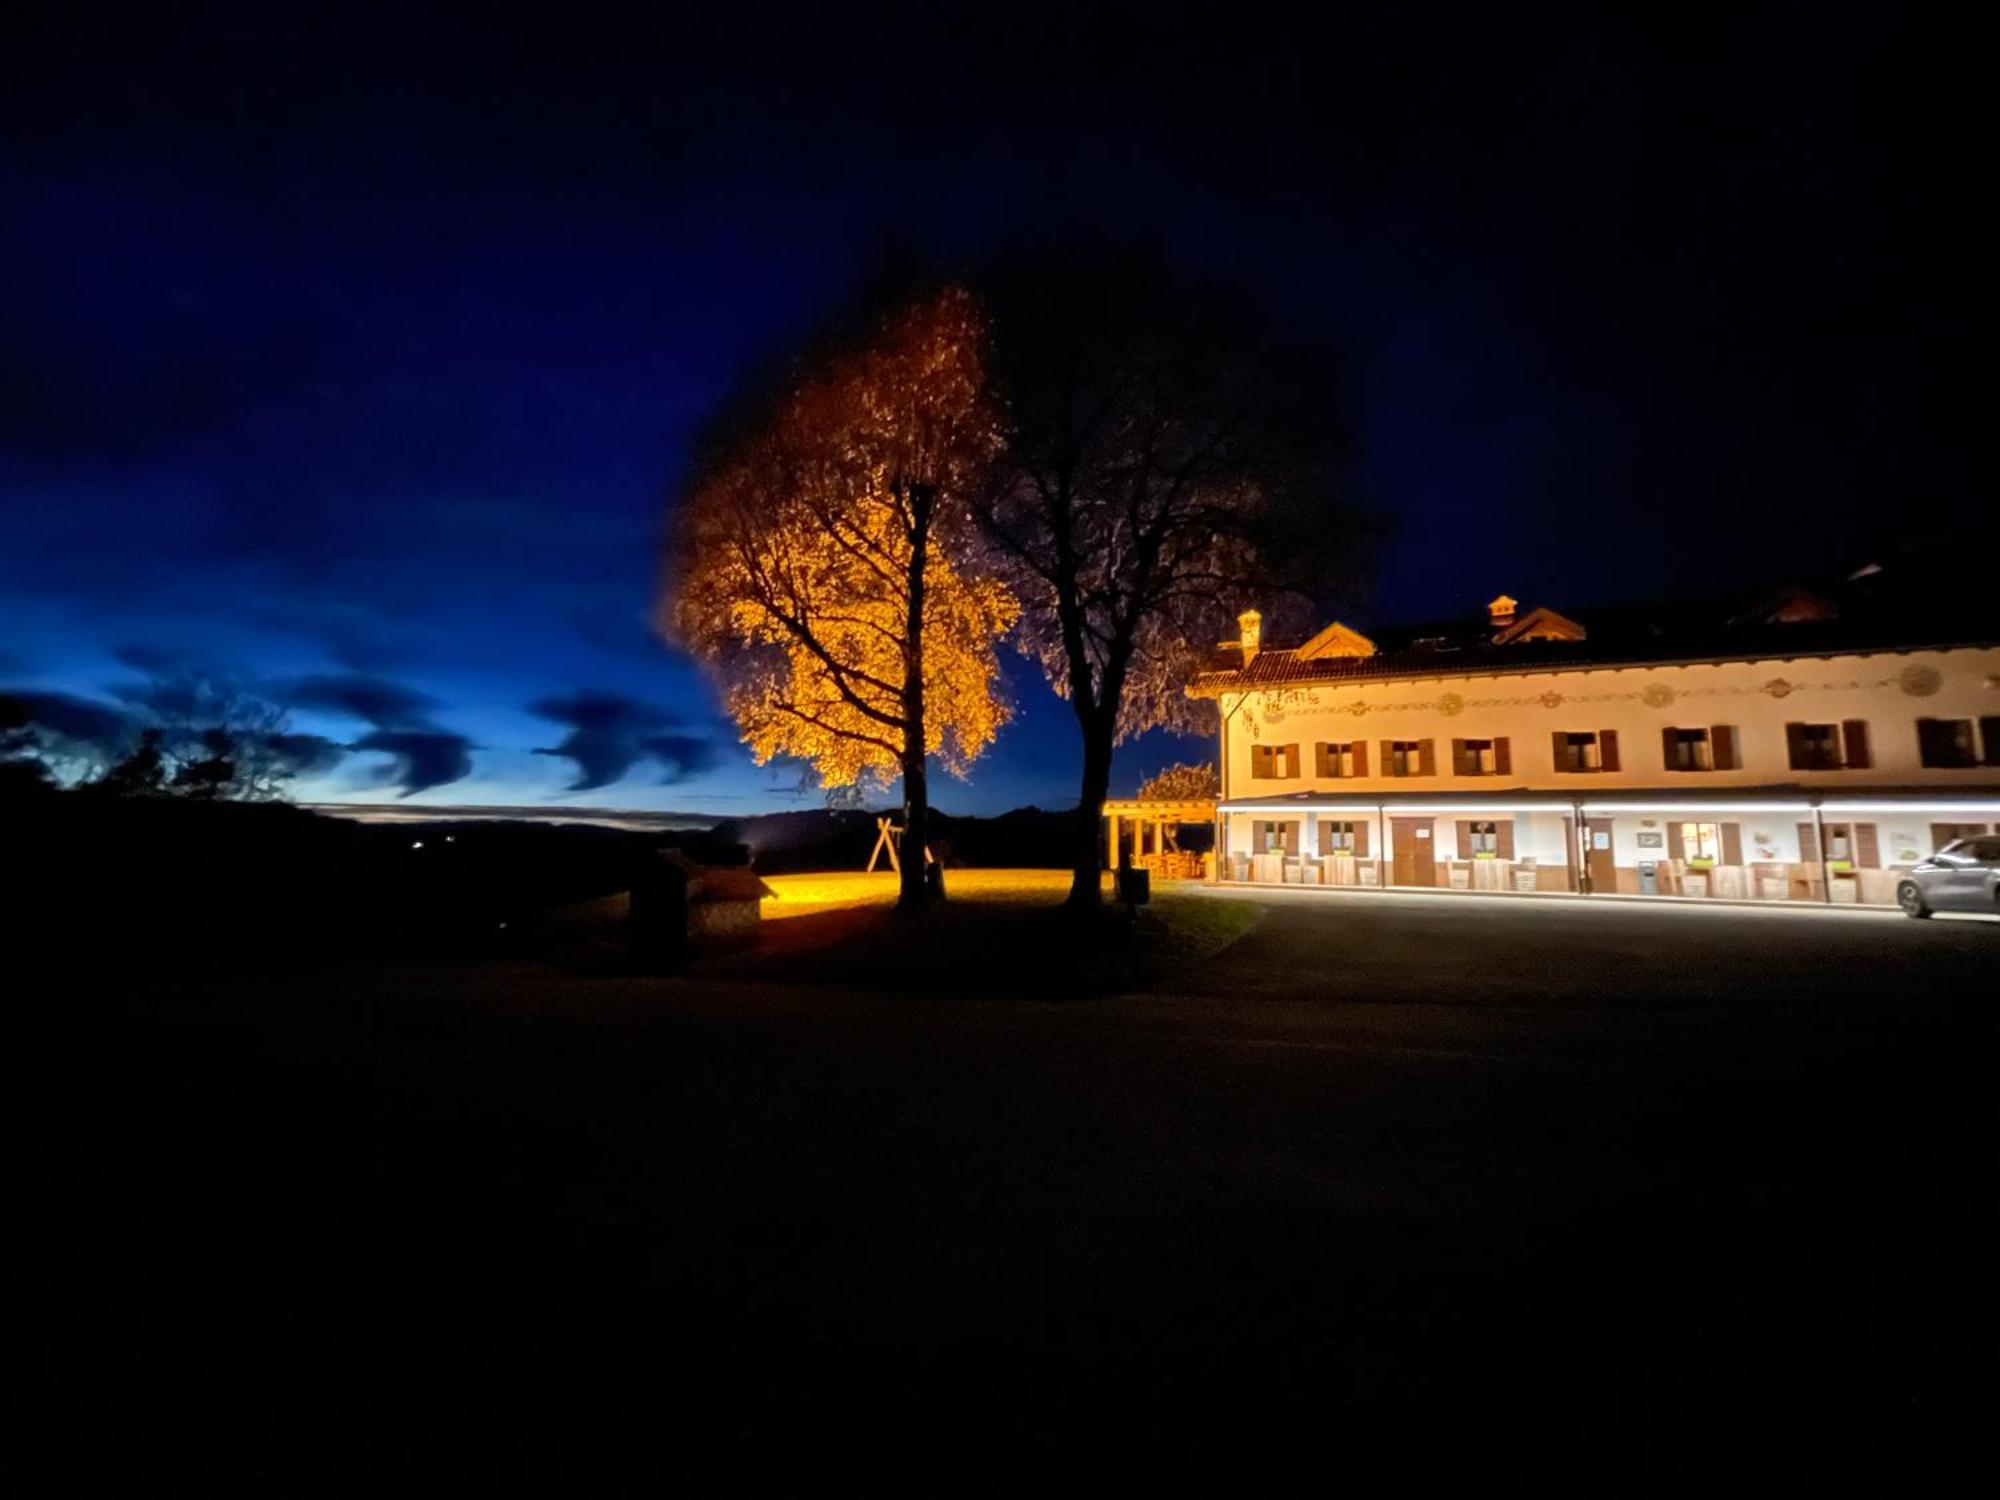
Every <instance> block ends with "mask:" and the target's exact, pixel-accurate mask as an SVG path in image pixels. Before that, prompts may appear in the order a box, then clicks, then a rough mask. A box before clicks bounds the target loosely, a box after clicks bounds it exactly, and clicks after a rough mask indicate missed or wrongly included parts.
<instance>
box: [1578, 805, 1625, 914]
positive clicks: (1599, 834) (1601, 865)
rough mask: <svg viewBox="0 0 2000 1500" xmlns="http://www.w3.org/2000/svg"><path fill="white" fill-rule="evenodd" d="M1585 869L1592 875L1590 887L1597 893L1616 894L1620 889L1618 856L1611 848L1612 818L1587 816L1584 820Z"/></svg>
mask: <svg viewBox="0 0 2000 1500" xmlns="http://www.w3.org/2000/svg"><path fill="white" fill-rule="evenodd" d="M1583 851H1584V860H1583V863H1584V869H1585V870H1586V871H1587V872H1588V873H1589V876H1590V889H1591V891H1592V892H1593V893H1594V894H1596V895H1616V894H1617V891H1618V858H1617V855H1616V854H1615V853H1614V852H1613V851H1612V848H1611V819H1609V818H1585V819H1584V820H1583Z"/></svg>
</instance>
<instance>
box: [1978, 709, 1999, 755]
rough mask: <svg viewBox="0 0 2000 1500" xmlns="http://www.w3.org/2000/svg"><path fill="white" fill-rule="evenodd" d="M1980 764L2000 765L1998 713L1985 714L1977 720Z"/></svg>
mask: <svg viewBox="0 0 2000 1500" xmlns="http://www.w3.org/2000/svg"><path fill="white" fill-rule="evenodd" d="M1979 745H1980V749H1981V751H1982V752H1983V753H1982V755H1981V757H1980V764H1981V765H1987V766H2000V714H1986V715H1984V716H1982V717H1981V718H1980V720H1979Z"/></svg>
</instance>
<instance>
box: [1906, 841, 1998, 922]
mask: <svg viewBox="0 0 2000 1500" xmlns="http://www.w3.org/2000/svg"><path fill="white" fill-rule="evenodd" d="M1896 904H1897V905H1898V906H1900V907H1902V908H1903V911H1904V913H1905V914H1906V915H1908V916H1912V917H1928V916H1929V915H1930V914H1931V913H1932V912H1934V911H1985V912H1995V913H2000V836H1992V835H1988V836H1983V837H1980V838H1971V839H1955V840H1954V841H1952V842H1951V843H1949V844H1946V845H1945V846H1944V847H1943V848H1942V849H1940V850H1938V852H1937V853H1935V854H1933V855H1932V856H1931V857H1930V858H1929V859H1927V860H1924V861H1923V862H1922V863H1920V864H1915V865H1912V866H1910V873H1909V874H1907V875H1905V876H1904V877H1903V878H1902V880H1901V881H1899V882H1898V883H1897V885H1896Z"/></svg>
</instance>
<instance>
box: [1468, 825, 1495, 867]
mask: <svg viewBox="0 0 2000 1500" xmlns="http://www.w3.org/2000/svg"><path fill="white" fill-rule="evenodd" d="M1469 842H1470V844H1471V852H1472V857H1473V858H1474V859H1492V858H1494V857H1495V856H1496V855H1498V854H1499V852H1500V831H1499V829H1497V828H1496V827H1494V826H1493V824H1491V823H1474V824H1473V825H1472V834H1471V838H1470V840H1469Z"/></svg>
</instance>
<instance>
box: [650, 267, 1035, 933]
mask: <svg viewBox="0 0 2000 1500" xmlns="http://www.w3.org/2000/svg"><path fill="white" fill-rule="evenodd" d="M984 343H985V330H984V327H983V324H982V321H981V318H980V316H979V313H978V310H977V309H976V307H975V306H974V304H973V301H972V299H971V298H970V297H969V296H968V295H967V294H966V293H965V292H963V291H960V290H956V289H948V290H946V291H943V292H939V293H934V294H930V295H926V296H924V297H921V298H918V299H916V300H914V301H912V302H910V303H908V304H906V305H903V306H902V307H900V308H899V309H898V310H896V311H895V312H893V313H891V314H889V315H888V316H886V317H882V318H879V319H877V320H875V321H874V322H873V324H872V326H870V327H869V328H868V330H867V332H866V333H865V335H864V336H863V337H861V338H860V339H858V340H851V341H849V342H847V343H845V344H843V345H838V346H835V347H834V348H832V349H831V350H830V351H825V352H821V353H819V354H817V355H816V356H814V357H812V358H810V359H808V360H805V361H802V362H801V363H800V365H799V366H798V367H796V368H795V369H793V370H792V371H790V372H788V376H787V378H785V379H783V380H781V381H778V382H765V383H762V384H760V385H758V386H757V387H756V388H755V389H753V390H752V391H751V392H749V393H748V394H747V395H746V397H745V398H744V399H742V400H741V401H739V403H738V404H737V407H736V409H735V410H734V411H732V412H731V413H730V414H729V415H728V416H727V417H726V418H725V420H723V421H722V422H720V423H719V424H718V425H717V428H716V430H715V431H714V432H713V433H712V434H711V435H710V440H709V442H708V443H707V445H706V451H705V452H704V453H703V455H702V456H701V458H700V460H699V461H698V463H697V466H696V471H695V475H694V478H693V480H692V482H691V484H690V485H689V487H688V489H687V491H686V493H685V494H684V495H683V496H682V499H681V503H680V506H679V509H678V512H677V516H676V526H675V532H674V536H673V540H672V544H671V548H670V556H669V567H668V606H667V611H666V616H665V623H666V625H667V628H668V630H669V633H670V634H671V635H672V636H673V637H674V638H676V639H677V640H679V641H680V642H681V643H683V644H684V645H686V646H687V647H688V648H689V649H690V650H692V651H693V652H694V653H695V654H696V655H697V656H698V657H699V658H700V659H702V660H703V661H704V662H706V663H707V664H708V665H709V666H710V667H711V669H712V670H713V671H714V672H715V673H716V675H717V676H718V677H719V679H720V681H721V685H722V691H723V701H724V703H725V704H726V706H727V708H728V711H729V714H730V716H731V717H732V718H733V719H734V720H735V721H736V725H737V728H738V729H739V731H740V732H741V734H742V737H743V740H744V743H746V744H747V745H748V746H749V747H750V749H751V752H752V754H753V755H754V756H755V758H756V760H757V761H758V763H759V764H763V763H765V762H768V761H770V760H771V759H773V758H774V757H777V756H788V757H795V758H797V759H799V760H802V761H804V762H806V763H807V764H808V765H810V766H811V768H812V770H813V772H814V773H815V774H816V776H817V777H818V780H819V782H820V784H821V785H822V786H825V787H843V786H851V785H854V784H856V783H859V782H862V781H864V780H872V781H876V782H887V781H888V780H890V779H892V778H894V777H897V776H900V777H901V778H902V783H903V818H904V829H905V833H904V844H903V847H904V848H905V849H906V850H909V851H911V855H912V857H910V858H907V859H905V860H904V861H903V864H902V880H903V888H902V896H901V900H900V903H899V904H900V905H902V906H903V907H904V908H905V909H910V908H913V907H916V906H918V905H921V904H922V902H923V901H924V899H925V887H924V861H923V859H922V857H921V855H920V854H919V853H917V851H920V850H921V849H922V848H923V847H924V843H925V834H926V823H927V821H928V813H929V805H930V801H929V778H928V774H927V758H928V757H930V756H936V757H937V758H938V759H939V761H940V763H941V764H942V765H943V766H944V767H945V769H946V770H948V771H951V772H953V773H955V774H959V775H963V774H964V772H965V770H966V769H967V767H969V766H970V765H971V763H972V762H973V761H974V760H976V759H977V758H978V756H979V755H980V753H981V752H982V751H984V750H985V749H986V747H987V746H988V745H990V744H991V743H992V741H993V738H994V736H995V735H996V734H997V733H998V732H999V730H1000V727H1001V726H1002V725H1003V724H1004V723H1005V722H1006V721H1007V718H1008V712H1009V711H1008V706H1007V704H1006V702H1005V700H1004V698H1003V697H1002V695H1001V691H1000V688H1001V682H1000V674H999V663H998V660H997V659H996V656H995V650H994V643H995V641H996V640H997V639H998V638H999V637H1000V636H1001V635H1003V634H1004V633H1005V632H1006V631H1007V630H1009V629H1010V628H1011V627H1012V626H1013V624H1014V622H1015V620H1016V618H1017V616H1018V613H1019V610H1018V607H1017V605H1016V603H1015V600H1014V596H1013V594H1012V593H1011V592H1010V591H1009V589H1008V588H1007V586H1006V585H1005V584H1004V583H1002V582H1001V581H999V580H998V579H997V578H995V577H993V576H991V574H990V573H988V572H986V571H984V570H983V569H982V568H981V565H980V546H979V542H980V538H979V533H978V530H977V527H976V525H975V524H974V521H973V517H972V514H971V510H970V505H969V500H970V496H971V494H972V491H973V488H974V485H975V483H976V482H977V481H978V480H979V478H980V477H981V476H982V475H983V474H984V472H985V470H986V467H987V465H988V464H990V462H991V461H992V459H993V456H994V453H995V451H996V449H997V447H998V443H999V425H998V421H997V417H996V413H995V411H994V408H993V406H992V404H991V402H990V400H989V397H988V394H987V379H986V371H985V363H984Z"/></svg>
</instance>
